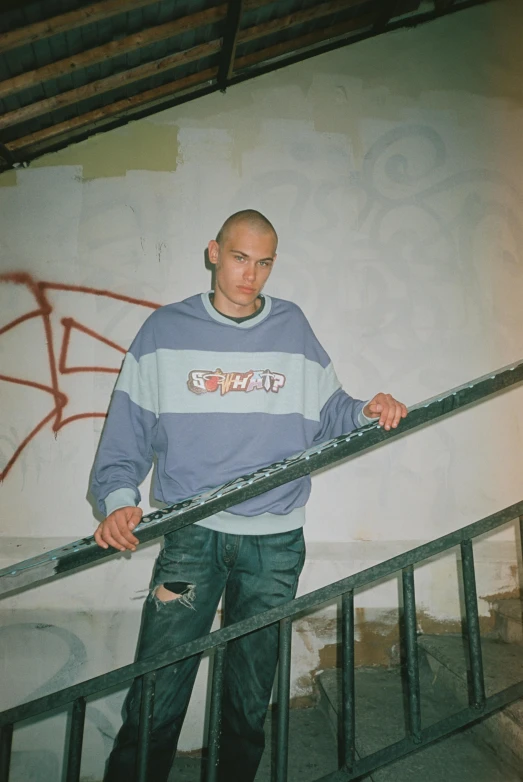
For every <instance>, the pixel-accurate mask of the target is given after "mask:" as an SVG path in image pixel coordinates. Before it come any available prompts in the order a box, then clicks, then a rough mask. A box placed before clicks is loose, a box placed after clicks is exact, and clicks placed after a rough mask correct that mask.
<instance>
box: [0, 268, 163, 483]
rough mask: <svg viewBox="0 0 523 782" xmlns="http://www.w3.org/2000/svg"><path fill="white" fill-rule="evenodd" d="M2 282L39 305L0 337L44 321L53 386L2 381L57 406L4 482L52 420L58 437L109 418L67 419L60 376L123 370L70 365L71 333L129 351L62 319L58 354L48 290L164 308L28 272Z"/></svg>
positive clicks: (6, 378) (9, 378) (101, 415)
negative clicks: (75, 425)
mask: <svg viewBox="0 0 523 782" xmlns="http://www.w3.org/2000/svg"><path fill="white" fill-rule="evenodd" d="M0 283H9V284H14V285H21V286H24V287H25V288H26V289H27V290H29V292H30V293H31V294H32V296H33V298H34V300H35V303H36V308H35V309H32V310H31V311H30V312H27V313H25V314H24V315H21V316H20V317H18V318H15V319H14V320H12V321H10V322H9V323H7V324H6V325H5V326H3V327H1V328H0V337H1V336H2V335H3V334H6V333H7V332H8V331H11V329H14V328H15V327H16V326H19V325H20V324H21V323H24V322H25V321H28V320H32V319H33V318H35V319H36V318H39V319H41V325H42V328H43V332H44V336H45V343H46V347H47V359H48V363H49V371H50V383H49V384H44V383H37V382H34V381H33V380H27V379H24V378H20V377H14V376H12V375H5V374H0V381H5V382H7V383H15V384H18V385H21V386H28V387H30V388H36V389H38V390H39V391H43V392H45V393H47V394H50V395H51V396H52V397H53V404H54V407H53V409H52V410H51V412H50V413H49V414H48V415H46V416H45V417H44V418H42V419H41V420H40V421H38V423H37V424H36V426H35V427H34V428H33V429H32V430H31V431H30V432H29V434H28V435H27V436H26V437H25V438H24V439H23V440H22V441H21V442H20V443H19V444H18V446H17V447H16V449H15V451H14V453H13V455H12V456H11V458H10V459H9V461H8V462H7V464H6V465H5V467H4V468H3V470H2V471H0V481H2V480H3V479H4V478H5V477H6V476H7V474H8V473H9V471H10V470H11V468H12V467H13V465H14V464H15V463H16V461H17V459H18V458H19V457H20V454H21V453H22V451H23V450H24V448H26V446H27V445H28V443H30V442H31V440H32V439H33V438H34V437H36V435H37V434H38V432H39V431H40V430H41V429H43V427H44V426H45V425H46V424H48V423H49V422H50V421H52V430H53V432H55V434H56V433H58V432H59V431H60V429H62V428H63V427H64V426H66V425H67V424H70V423H71V422H72V421H76V420H78V419H80V418H105V416H106V413H103V412H85V413H78V414H76V415H71V416H68V417H65V408H66V407H67V404H68V402H69V399H68V397H67V395H66V394H65V393H63V391H61V390H60V376H61V375H67V374H72V373H75V372H112V373H115V374H118V372H119V371H120V370H119V369H117V368H114V367H101V366H70V365H69V364H68V351H69V345H70V340H71V333H72V331H73V329H76V330H78V331H80V332H82V333H83V334H86V335H87V336H89V337H92V338H93V339H96V340H98V341H100V342H102V343H104V344H105V345H107V346H108V347H110V348H113V349H114V350H116V351H118V352H119V353H120V354H125V352H126V349H125V348H124V347H122V346H121V345H118V344H117V343H116V342H113V341H111V340H110V339H107V338H106V337H104V336H103V334H100V333H99V332H97V331H94V330H93V329H90V328H87V327H86V326H84V325H83V324H82V323H79V322H78V321H77V320H75V319H74V318H62V320H61V324H62V326H63V333H62V335H61V345H60V350H59V353H58V355H57V351H55V347H54V341H53V337H54V334H53V325H52V322H51V313H52V312H53V307H52V304H51V301H50V299H49V296H48V295H47V294H48V291H69V292H72V293H81V294H86V295H90V296H104V297H106V298H109V299H116V300H118V301H122V302H126V303H128V304H132V305H139V306H142V307H148V308H150V309H153V310H154V309H158V308H159V307H160V306H161V305H160V304H156V303H155V302H151V301H146V300H145V299H136V298H133V297H131V296H124V295H122V294H120V293H113V292H112V291H108V290H101V289H97V288H89V287H85V286H82V285H64V284H62V283H57V282H45V281H38V280H35V279H34V278H33V277H32V276H31V275H30V274H26V273H25V272H11V273H7V274H0Z"/></svg>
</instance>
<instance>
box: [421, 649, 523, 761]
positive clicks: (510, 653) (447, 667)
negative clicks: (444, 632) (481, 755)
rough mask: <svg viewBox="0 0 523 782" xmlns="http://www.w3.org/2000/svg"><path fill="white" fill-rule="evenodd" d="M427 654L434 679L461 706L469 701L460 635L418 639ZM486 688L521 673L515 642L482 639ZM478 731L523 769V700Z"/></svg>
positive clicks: (522, 655)
mask: <svg viewBox="0 0 523 782" xmlns="http://www.w3.org/2000/svg"><path fill="white" fill-rule="evenodd" d="M418 642H419V645H420V647H421V648H422V649H423V650H424V651H425V653H426V655H427V661H428V663H429V665H430V667H431V669H432V672H433V674H434V681H435V682H436V681H437V682H438V683H439V684H440V685H442V686H443V687H445V688H446V690H447V692H449V693H452V694H453V696H454V698H455V699H456V702H459V703H460V704H461V706H464V705H466V704H467V703H468V685H467V681H468V664H467V653H466V649H465V644H464V641H463V638H462V637H461V636H429V635H423V636H420V638H419V639H418ZM481 648H482V653H483V669H484V674H485V692H486V694H487V696H488V695H493V694H494V693H496V692H500V691H501V690H504V689H505V688H506V687H509V686H510V685H512V684H516V683H517V682H520V681H521V679H522V676H523V649H522V648H521V646H518V645H517V644H506V643H503V642H502V641H496V640H491V639H485V638H482V639H481ZM474 730H475V731H477V733H478V735H479V736H481V738H482V739H483V740H484V741H485V742H486V743H487V744H488V745H489V746H490V747H491V748H492V749H493V750H494V751H495V752H496V753H498V754H503V757H504V758H505V759H506V760H507V761H508V762H510V763H511V764H512V765H513V766H514V767H515V768H517V769H520V770H521V771H523V702H522V701H517V702H516V703H513V704H512V705H510V706H506V707H505V708H504V709H503V710H502V711H500V712H498V713H496V714H493V715H492V716H490V717H488V718H487V719H485V720H483V721H482V722H481V723H479V724H478V725H477V727H476V728H474Z"/></svg>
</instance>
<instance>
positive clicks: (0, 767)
mask: <svg viewBox="0 0 523 782" xmlns="http://www.w3.org/2000/svg"><path fill="white" fill-rule="evenodd" d="M12 743H13V726H12V725H2V727H1V728H0V782H8V780H9V767H10V766H11V745H12Z"/></svg>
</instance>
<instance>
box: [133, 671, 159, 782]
mask: <svg viewBox="0 0 523 782" xmlns="http://www.w3.org/2000/svg"><path fill="white" fill-rule="evenodd" d="M155 683H156V671H150V672H149V673H146V674H144V675H143V676H142V699H141V701H140V727H139V731H138V753H137V758H136V782H146V780H147V765H148V760H149V743H150V738H151V729H152V724H153V712H154V686H155Z"/></svg>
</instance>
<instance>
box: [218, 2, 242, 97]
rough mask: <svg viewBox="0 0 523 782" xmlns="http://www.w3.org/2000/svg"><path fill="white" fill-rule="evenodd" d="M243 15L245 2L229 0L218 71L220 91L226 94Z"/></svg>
mask: <svg viewBox="0 0 523 782" xmlns="http://www.w3.org/2000/svg"><path fill="white" fill-rule="evenodd" d="M242 13H243V0H229V10H228V12H227V21H226V28H225V33H224V36H223V46H222V57H221V61H220V68H219V70H218V89H220V90H221V91H222V92H225V88H226V86H227V81H228V80H229V78H230V76H231V72H232V68H233V64H234V57H235V55H236V44H237V41H238V33H239V30H240V22H241V20H242Z"/></svg>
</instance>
